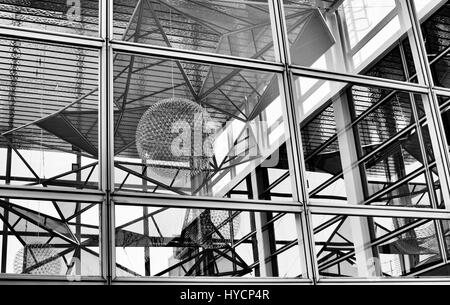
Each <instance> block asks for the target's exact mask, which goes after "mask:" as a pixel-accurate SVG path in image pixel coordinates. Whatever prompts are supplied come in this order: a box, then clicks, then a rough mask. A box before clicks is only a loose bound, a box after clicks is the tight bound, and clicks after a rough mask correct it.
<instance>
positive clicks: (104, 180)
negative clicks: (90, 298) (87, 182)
mask: <svg viewBox="0 0 450 305" xmlns="http://www.w3.org/2000/svg"><path fill="white" fill-rule="evenodd" d="M100 1H101V9H100V11H101V18H100V20H101V25H100V33H101V38H102V39H103V41H104V42H103V46H102V49H101V51H100V73H99V74H100V88H99V89H100V90H99V91H100V95H99V97H100V107H99V116H100V132H99V137H100V138H99V143H100V149H99V160H100V162H99V164H100V188H101V190H102V191H103V192H104V194H105V201H104V202H103V203H102V206H101V219H100V223H101V246H100V249H101V274H102V277H103V278H104V279H105V280H106V281H107V284H111V282H112V280H113V279H114V278H115V257H114V256H115V252H114V249H115V246H114V239H115V237H114V205H113V202H112V197H111V193H112V191H113V178H112V175H113V151H114V147H113V143H114V139H113V138H112V137H113V132H112V131H113V130H114V125H113V124H114V115H113V109H112V106H111V105H112V98H113V84H112V81H113V80H112V77H113V75H112V73H113V52H112V48H111V46H110V40H111V38H112V29H113V28H112V16H113V14H112V12H113V11H112V9H113V8H112V1H108V0H100Z"/></svg>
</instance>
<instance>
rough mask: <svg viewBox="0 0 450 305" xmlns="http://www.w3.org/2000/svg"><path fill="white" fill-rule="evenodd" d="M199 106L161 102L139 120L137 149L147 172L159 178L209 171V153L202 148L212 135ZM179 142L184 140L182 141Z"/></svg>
mask: <svg viewBox="0 0 450 305" xmlns="http://www.w3.org/2000/svg"><path fill="white" fill-rule="evenodd" d="M209 121H210V117H209V115H208V112H207V111H206V109H204V108H203V107H201V106H200V105H199V104H197V103H194V102H192V101H190V100H187V99H183V98H170V99H166V100H162V101H160V102H158V103H156V104H154V105H153V106H151V107H150V108H149V109H148V110H147V111H146V112H145V113H144V115H143V116H142V118H141V120H140V121H139V124H138V127H137V130H136V148H137V151H138V153H139V156H140V157H141V159H142V160H144V161H146V162H147V164H148V165H149V169H150V171H152V172H153V173H154V174H157V175H159V176H161V177H174V176H175V174H176V173H177V172H178V177H183V176H184V177H187V176H195V175H197V174H199V173H200V172H202V171H205V170H207V169H208V168H209V162H210V161H211V157H212V151H211V149H208V145H204V143H205V139H207V138H208V137H209V136H211V135H212V134H213V133H214V132H213V131H211V130H210V129H208V128H209V127H210V126H209V125H208V124H210V122H209ZM180 139H183V141H181V140H180Z"/></svg>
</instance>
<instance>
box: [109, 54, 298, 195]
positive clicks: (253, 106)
mask: <svg viewBox="0 0 450 305" xmlns="http://www.w3.org/2000/svg"><path fill="white" fill-rule="evenodd" d="M130 65H131V67H130ZM114 75H115V76H114V77H115V83H114V84H115V87H114V88H115V91H114V108H115V109H114V114H115V155H116V159H115V161H116V162H115V165H116V169H117V171H116V173H115V174H116V180H115V181H116V189H118V190H127V191H139V192H153V193H165V194H180V195H195V196H214V197H227V196H228V193H229V192H230V191H233V189H235V187H237V186H238V185H239V184H241V182H242V181H243V180H244V179H246V178H247V177H249V175H250V174H251V173H252V172H254V171H258V172H259V174H258V179H257V181H253V182H252V183H250V184H249V183H246V185H245V187H247V186H248V187H249V188H248V190H251V189H252V188H251V187H252V184H253V185H254V186H255V187H257V188H258V193H259V194H255V196H254V198H255V199H257V198H259V199H266V200H270V199H271V196H270V194H269V193H268V192H267V190H268V189H269V187H270V186H271V183H270V182H269V181H273V182H275V180H276V178H275V176H276V175H278V176H280V175H283V180H287V181H289V180H290V178H289V162H288V150H287V149H286V141H287V140H288V139H289V137H288V136H287V135H286V130H285V124H284V118H285V111H284V100H283V98H282V96H281V95H280V90H279V78H278V75H276V74H275V73H265V72H260V71H253V70H242V69H233V68H227V67H221V66H208V65H202V64H197V63H193V62H180V61H170V60H164V59H159V58H152V57H140V56H139V57H138V56H129V55H125V54H120V53H118V54H116V57H115V70H114ZM271 169H276V170H279V171H281V172H282V174H280V172H279V171H278V172H273V173H271V171H270V170H271ZM286 173H287V174H286ZM255 184H256V185H255ZM241 185H242V184H241ZM286 185H287V186H290V184H289V183H288V184H286ZM277 192H278V193H284V194H292V192H291V191H290V189H288V188H283V189H278V190H277ZM253 193H254V192H253Z"/></svg>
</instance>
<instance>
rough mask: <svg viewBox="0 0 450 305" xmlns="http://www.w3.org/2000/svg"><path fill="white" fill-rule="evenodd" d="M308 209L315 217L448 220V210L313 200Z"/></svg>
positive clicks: (449, 212) (449, 217)
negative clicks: (340, 216)
mask: <svg viewBox="0 0 450 305" xmlns="http://www.w3.org/2000/svg"><path fill="white" fill-rule="evenodd" d="M308 209H309V211H310V212H311V213H312V214H316V215H333V216H339V215H342V216H361V217H364V216H366V217H390V218H417V219H434V220H440V219H441V220H447V219H448V220H450V210H433V209H425V208H408V207H395V206H367V205H366V206H364V205H348V204H337V203H336V204H334V203H326V202H323V203H321V202H318V200H314V199H313V200H311V202H310V204H309V206H308Z"/></svg>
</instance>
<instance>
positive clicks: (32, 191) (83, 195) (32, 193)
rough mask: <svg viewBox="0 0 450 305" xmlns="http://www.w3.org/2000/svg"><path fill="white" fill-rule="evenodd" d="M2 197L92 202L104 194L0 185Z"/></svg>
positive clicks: (100, 198)
mask: <svg viewBox="0 0 450 305" xmlns="http://www.w3.org/2000/svg"><path fill="white" fill-rule="evenodd" d="M4 197H6V198H12V199H24V200H58V201H70V202H72V201H75V202H78V201H84V202H93V203H94V202H95V203H101V202H103V200H104V194H103V193H102V192H100V191H94V190H72V189H70V188H67V189H65V188H51V187H43V188H39V187H27V186H6V185H0V198H4Z"/></svg>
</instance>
